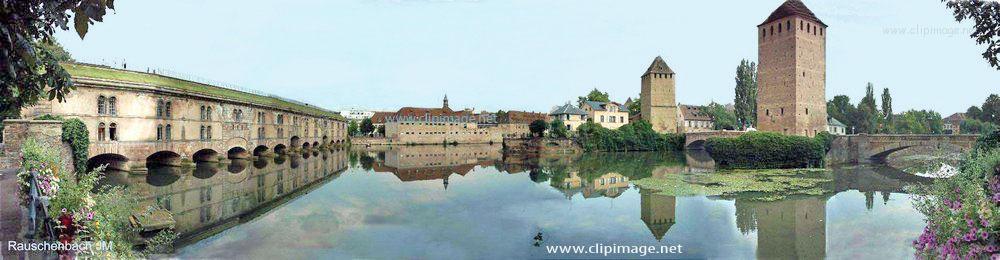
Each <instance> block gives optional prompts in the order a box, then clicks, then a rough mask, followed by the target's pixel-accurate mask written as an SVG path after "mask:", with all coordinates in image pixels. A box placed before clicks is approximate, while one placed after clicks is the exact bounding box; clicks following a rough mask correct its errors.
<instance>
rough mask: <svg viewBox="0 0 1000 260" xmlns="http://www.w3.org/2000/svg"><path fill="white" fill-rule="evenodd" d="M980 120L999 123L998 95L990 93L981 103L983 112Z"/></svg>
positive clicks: (999, 107) (999, 100) (999, 103)
mask: <svg viewBox="0 0 1000 260" xmlns="http://www.w3.org/2000/svg"><path fill="white" fill-rule="evenodd" d="M979 119H980V120H982V121H985V122H990V123H993V124H1000V96H998V95H997V94H992V95H990V96H989V97H987V98H986V102H984V103H983V114H982V115H980V118H979Z"/></svg>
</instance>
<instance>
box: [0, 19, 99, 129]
mask: <svg viewBox="0 0 1000 260" xmlns="http://www.w3.org/2000/svg"><path fill="white" fill-rule="evenodd" d="M107 9H112V10H114V1H113V0H61V1H55V0H18V1H3V2H2V4H0V20H2V21H3V22H2V23H0V111H4V112H10V111H20V109H21V108H22V107H25V106H30V105H34V104H36V103H37V102H38V100H39V99H41V98H48V99H49V100H53V99H58V100H59V101H60V102H62V101H63V100H65V98H66V95H67V94H69V92H70V91H71V90H72V89H73V84H72V82H71V81H70V75H69V74H68V73H66V71H65V70H63V68H62V67H61V66H60V65H59V61H60V59H63V58H66V57H65V56H64V55H63V54H64V53H58V52H54V49H53V48H48V47H46V46H44V45H45V44H48V45H56V43H55V38H54V37H53V36H52V34H53V33H55V30H56V29H61V30H69V24H70V18H71V17H72V20H73V27H74V28H75V29H76V32H77V34H78V35H79V36H80V38H81V39H83V37H84V36H85V35H86V34H87V30H88V28H89V26H90V24H92V23H95V22H101V21H103V20H104V15H105V14H106V13H107Z"/></svg>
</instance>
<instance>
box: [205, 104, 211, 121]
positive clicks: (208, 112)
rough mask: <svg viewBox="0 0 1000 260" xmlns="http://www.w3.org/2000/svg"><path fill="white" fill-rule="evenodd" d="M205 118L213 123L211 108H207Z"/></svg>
mask: <svg viewBox="0 0 1000 260" xmlns="http://www.w3.org/2000/svg"><path fill="white" fill-rule="evenodd" d="M205 118H206V119H207V120H208V121H212V107H211V106H209V107H208V108H205Z"/></svg>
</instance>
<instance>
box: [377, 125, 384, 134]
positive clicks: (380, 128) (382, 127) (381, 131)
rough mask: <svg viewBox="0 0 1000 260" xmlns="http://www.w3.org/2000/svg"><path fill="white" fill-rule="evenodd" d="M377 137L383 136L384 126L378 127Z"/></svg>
mask: <svg viewBox="0 0 1000 260" xmlns="http://www.w3.org/2000/svg"><path fill="white" fill-rule="evenodd" d="M378 135H379V136H385V126H384V125H380V126H378Z"/></svg>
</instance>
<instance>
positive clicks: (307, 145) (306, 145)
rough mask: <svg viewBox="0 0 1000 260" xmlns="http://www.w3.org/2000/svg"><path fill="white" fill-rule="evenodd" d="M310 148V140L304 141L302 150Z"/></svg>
mask: <svg viewBox="0 0 1000 260" xmlns="http://www.w3.org/2000/svg"><path fill="white" fill-rule="evenodd" d="M306 149H309V142H304V143H302V150H306Z"/></svg>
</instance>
